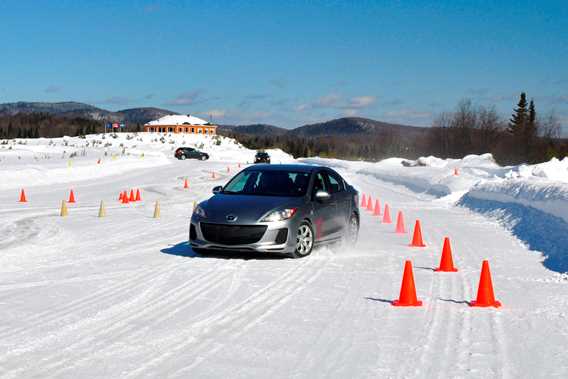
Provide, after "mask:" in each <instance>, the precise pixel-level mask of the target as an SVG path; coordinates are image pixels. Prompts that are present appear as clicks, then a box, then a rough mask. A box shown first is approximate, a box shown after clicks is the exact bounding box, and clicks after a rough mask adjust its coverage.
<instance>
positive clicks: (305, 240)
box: [292, 221, 315, 258]
mask: <svg viewBox="0 0 568 379" xmlns="http://www.w3.org/2000/svg"><path fill="white" fill-rule="evenodd" d="M314 240H315V238H314V229H313V228H312V226H311V225H310V223H309V222H307V221H302V223H301V224H300V226H299V227H298V231H297V233H296V248H295V249H294V253H292V257H293V258H302V257H306V256H308V255H310V254H311V252H312V250H313V248H314Z"/></svg>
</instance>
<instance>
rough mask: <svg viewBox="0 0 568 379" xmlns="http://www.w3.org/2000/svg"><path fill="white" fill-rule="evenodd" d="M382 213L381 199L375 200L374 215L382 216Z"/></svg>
mask: <svg viewBox="0 0 568 379" xmlns="http://www.w3.org/2000/svg"><path fill="white" fill-rule="evenodd" d="M380 215H381V202H380V201H379V199H376V200H375V209H374V210H373V216H380Z"/></svg>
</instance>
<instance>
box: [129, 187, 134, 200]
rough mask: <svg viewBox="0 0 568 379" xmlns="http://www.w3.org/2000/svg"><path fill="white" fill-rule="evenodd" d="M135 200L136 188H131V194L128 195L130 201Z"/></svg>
mask: <svg viewBox="0 0 568 379" xmlns="http://www.w3.org/2000/svg"><path fill="white" fill-rule="evenodd" d="M131 201H134V190H132V189H131V190H130V196H129V197H128V202H131Z"/></svg>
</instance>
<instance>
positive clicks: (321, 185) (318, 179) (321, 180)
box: [314, 172, 327, 194]
mask: <svg viewBox="0 0 568 379" xmlns="http://www.w3.org/2000/svg"><path fill="white" fill-rule="evenodd" d="M318 191H327V187H326V185H325V177H324V173H323V172H318V173H317V174H316V176H315V178H314V194H315V193H316V192H318Z"/></svg>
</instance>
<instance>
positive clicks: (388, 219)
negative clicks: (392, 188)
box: [383, 204, 392, 224]
mask: <svg viewBox="0 0 568 379" xmlns="http://www.w3.org/2000/svg"><path fill="white" fill-rule="evenodd" d="M390 223H392V220H391V213H390V208H389V205H388V204H385V211H384V212H383V224H390Z"/></svg>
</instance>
